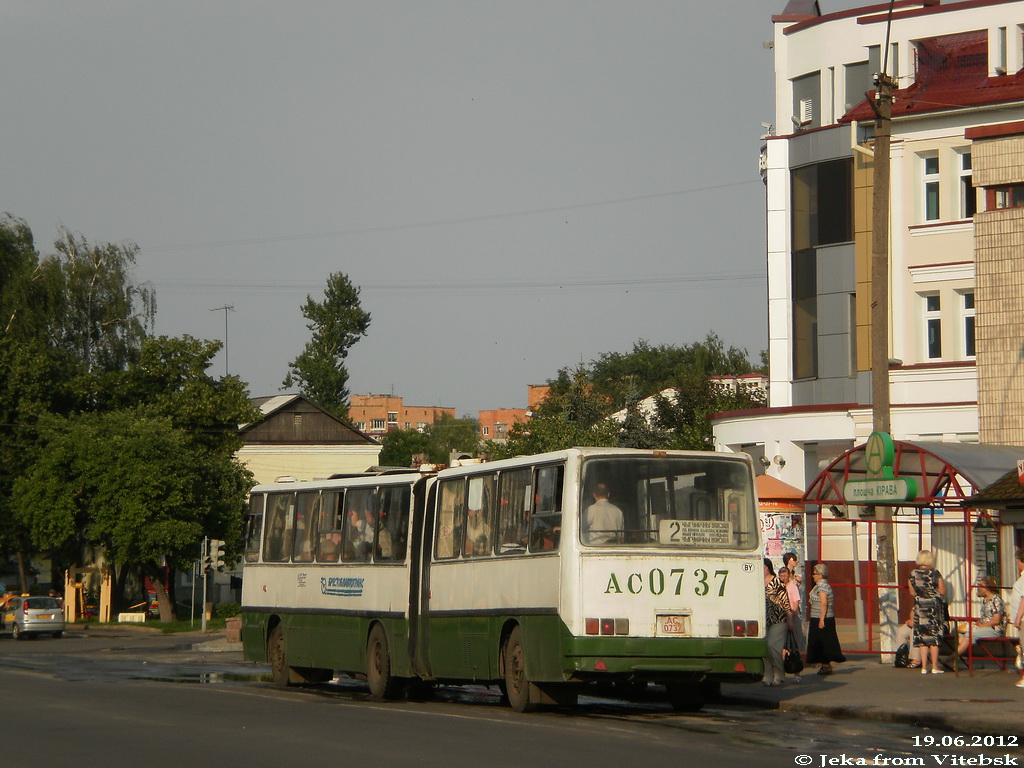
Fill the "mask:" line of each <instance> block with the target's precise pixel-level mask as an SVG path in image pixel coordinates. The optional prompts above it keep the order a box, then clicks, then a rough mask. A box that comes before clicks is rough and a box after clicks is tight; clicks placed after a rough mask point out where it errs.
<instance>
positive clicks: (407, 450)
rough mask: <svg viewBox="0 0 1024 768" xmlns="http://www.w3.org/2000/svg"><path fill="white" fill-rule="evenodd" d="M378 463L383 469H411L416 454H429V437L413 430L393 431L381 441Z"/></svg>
mask: <svg viewBox="0 0 1024 768" xmlns="http://www.w3.org/2000/svg"><path fill="white" fill-rule="evenodd" d="M380 442H381V446H382V447H381V451H380V459H379V461H380V463H381V465H382V466H385V467H411V466H412V457H413V456H414V455H415V454H417V453H430V437H428V436H427V435H426V434H424V433H422V432H420V431H419V430H415V429H393V430H391V431H390V432H388V433H387V434H386V435H384V437H383V438H382V439H381V441H380Z"/></svg>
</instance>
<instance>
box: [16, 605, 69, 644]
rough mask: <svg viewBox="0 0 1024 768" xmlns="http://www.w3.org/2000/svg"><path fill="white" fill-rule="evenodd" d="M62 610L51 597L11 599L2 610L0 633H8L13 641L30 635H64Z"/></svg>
mask: <svg viewBox="0 0 1024 768" xmlns="http://www.w3.org/2000/svg"><path fill="white" fill-rule="evenodd" d="M64 626H65V625H64V608H63V607H62V606H61V604H60V601H59V600H57V599H55V598H52V597H12V598H11V599H10V601H9V602H8V603H7V607H6V608H5V609H4V612H3V616H2V622H0V632H10V633H11V634H12V635H14V639H15V640H22V639H24V638H26V637H31V636H32V635H44V634H48V635H53V636H54V637H60V636H61V635H63V634H64Z"/></svg>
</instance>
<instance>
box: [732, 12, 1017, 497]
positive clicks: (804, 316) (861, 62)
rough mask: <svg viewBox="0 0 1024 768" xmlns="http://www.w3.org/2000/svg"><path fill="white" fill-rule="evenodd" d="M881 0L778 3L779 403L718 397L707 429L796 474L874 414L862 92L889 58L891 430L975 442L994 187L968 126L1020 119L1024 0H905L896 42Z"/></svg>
mask: <svg viewBox="0 0 1024 768" xmlns="http://www.w3.org/2000/svg"><path fill="white" fill-rule="evenodd" d="M888 8H889V3H879V4H876V5H870V6H864V7H862V8H858V9H855V10H850V11H842V12H838V13H833V14H826V15H823V14H822V13H821V9H820V5H819V3H817V2H814V1H813V0H791V2H789V3H788V5H787V6H786V8H785V10H784V11H783V13H782V14H781V15H778V16H774V17H773V18H772V21H773V24H774V38H773V45H774V56H775V95H776V98H775V115H774V130H772V131H769V135H768V136H766V137H765V141H764V146H763V148H762V155H761V167H762V175H763V178H764V181H765V184H766V201H767V263H768V329H769V364H770V370H769V380H770V385H769V404H768V407H767V408H764V409H758V410H756V411H750V412H738V413H730V414H722V415H721V416H720V417H718V418H716V419H715V421H714V434H715V442H716V447H717V449H718V450H725V451H746V452H748V453H751V454H753V455H755V456H756V457H764V458H766V459H767V460H766V461H765V462H764V464H765V465H769V464H770V466H771V468H770V470H769V471H770V472H771V474H773V475H774V476H777V477H779V478H780V479H781V480H783V481H785V482H787V483H789V484H791V485H794V486H797V487H799V488H806V487H807V486H808V484H809V483H810V482H811V481H812V480H813V478H814V477H815V476H817V475H818V473H819V471H820V470H821V468H822V467H824V466H826V465H827V464H828V463H829V462H830V461H832V460H833V459H835V458H836V457H838V456H840V455H841V454H842V453H843V452H845V451H847V450H849V449H851V448H853V447H854V446H856V445H859V444H862V443H863V442H864V441H865V440H866V438H867V436H868V435H869V434H870V432H871V431H872V415H871V361H870V347H869V342H870V314H871V310H870V307H871V279H870V257H871V237H872V231H871V226H872V222H871V207H872V163H873V158H872V142H871V138H872V135H873V130H874V122H873V113H872V111H871V109H870V105H869V104H868V102H867V101H866V99H865V93H866V92H868V91H872V90H873V87H874V86H873V79H872V75H873V73H876V72H880V71H882V69H883V66H885V67H886V71H887V72H888V73H889V75H890V76H892V77H894V78H895V79H896V82H897V86H896V88H897V90H896V99H895V106H894V111H893V121H892V153H891V203H890V206H891V207H890V233H891V234H890V237H891V244H890V284H889V303H890V317H889V326H890V331H889V334H890V335H889V350H890V352H889V355H890V358H891V359H892V367H891V371H890V376H891V400H892V417H891V419H892V434H893V437H894V438H896V439H898V440H910V441H922V440H923V441H943V442H963V443H977V442H979V418H978V401H979V396H978V373H977V371H978V365H977V363H976V349H975V312H976V309H975V265H976V262H977V260H976V247H975V221H974V215H975V213H976V212H978V211H984V210H985V208H986V195H985V191H984V190H982V189H979V188H976V187H975V185H974V184H973V172H974V164H973V157H972V140H971V139H969V138H968V135H969V134H970V133H971V131H972V130H975V129H977V127H979V126H991V125H993V124H1003V123H1007V124H1012V123H1014V122H1015V121H1021V120H1024V74H1022V72H1021V70H1022V67H1024V0H972V1H971V2H947V3H941V2H939V1H938V0H925V1H924V2H922V1H921V0H917V1H910V0H899V1H898V2H896V3H895V4H894V12H893V14H892V17H891V29H890V30H889V35H888V40H889V45H888V47H887V46H886V39H887V26H888V25H887V21H888V14H887V11H888ZM1011 197H1012V196H1011ZM1021 204H1022V205H1024V200H1022V201H1021ZM1020 263H1024V254H1021V256H1020ZM1018 346H1019V345H1018ZM1019 439H1020V442H1014V444H1020V445H1024V435H1021V436H1020V438H1019ZM1003 442H1005V440H1003Z"/></svg>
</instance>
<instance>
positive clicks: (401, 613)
mask: <svg viewBox="0 0 1024 768" xmlns="http://www.w3.org/2000/svg"><path fill="white" fill-rule="evenodd" d="M756 510H757V498H756V496H755V492H754V475H753V469H752V466H751V463H750V460H749V458H748V457H746V456H742V455H737V454H723V453H702V452H688V451H649V450H630V449H615V448H574V449H570V450H565V451H558V452H553V453H546V454H540V455H536V456H527V457H520V458H515V459H507V460H502V461H495V462H490V463H471V464H468V465H465V466H456V467H451V468H446V469H442V470H440V471H436V472H434V471H431V472H417V471H414V470H399V471H388V472H380V473H367V474H365V475H360V476H358V477H339V478H337V479H330V480H323V481H317V482H291V483H273V484H265V485H259V486H257V487H256V488H254V489H253V490H252V494H251V497H250V506H249V514H248V520H247V527H246V537H245V539H246V549H245V555H244V557H245V576H244V585H243V592H242V602H243V608H242V617H243V623H242V640H243V643H244V649H245V657H246V658H247V659H249V660H251V661H255V662H261V663H268V664H269V665H270V667H271V670H272V674H273V679H274V681H275V683H277V684H279V685H288V684H291V683H299V682H317V681H325V680H328V679H330V678H331V677H332V676H333V675H334V674H335V673H336V672H343V673H348V674H353V675H356V676H365V678H366V680H367V682H368V683H369V686H370V692H371V695H372V696H373V698H375V699H384V698H389V697H393V696H396V695H397V694H399V693H400V692H401V691H402V690H403V689H404V688H406V687H417V686H431V685H437V684H442V685H458V684H468V683H474V682H475V683H484V684H488V685H490V684H497V685H499V686H500V687H501V690H502V692H503V693H504V694H505V696H506V697H507V699H508V702H509V704H510V705H511V706H512V707H513V708H514V709H515V710H516V711H520V712H522V711H528V710H531V709H533V708H535V707H536V706H537V705H541V704H562V705H564V704H572V703H574V702H575V700H576V697H577V696H578V694H579V693H581V692H583V691H586V690H587V687H588V684H591V683H595V682H601V681H605V682H610V683H649V682H650V683H658V684H663V685H665V686H666V688H667V690H668V696H669V700H670V701H671V703H672V705H673V706H674V707H676V708H677V709H681V710H694V709H699V708H700V706H701V705H702V704H703V702H704V701H705V700H706V699H707V698H709V697H712V696H714V695H716V694H717V691H718V688H719V686H720V684H721V683H722V682H723V681H745V682H749V681H756V680H758V679H760V677H761V675H762V672H763V666H762V658H763V657H764V656H766V655H767V646H766V643H765V639H764V621H765V599H764V581H763V576H762V574H763V568H762V563H761V542H760V526H759V525H758V518H757V511H756Z"/></svg>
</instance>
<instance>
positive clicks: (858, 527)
mask: <svg viewBox="0 0 1024 768" xmlns="http://www.w3.org/2000/svg"><path fill="white" fill-rule="evenodd" d="M866 445H867V444H864V445H859V446H856V447H854V448H852V449H850V450H848V451H846V452H845V453H843V454H842V455H841V456H839V457H838V458H836V459H835V460H833V461H832V462H831V463H830V464H829V465H828V466H827V467H826V468H825V469H823V470H822V471H821V472H820V473H819V474H818V476H817V477H816V478H815V479H814V480H813V481H812V482H811V484H810V486H809V487H808V488H807V491H806V492H805V493H804V495H803V499H802V501H803V503H805V504H807V505H813V506H815V507H817V510H816V511H814V512H812V513H809V518H810V517H812V516H813V518H814V520H813V521H812V520H811V519H809V520H808V523H809V526H808V527H809V529H811V535H810V536H809V541H808V560H817V561H822V560H824V561H826V562H828V565H829V568H830V570H831V571H832V574H831V576H832V578H830V583H831V584H832V587H833V590H834V592H835V595H836V615H837V618H840V617H846V618H850V617H855V618H857V619H858V620H859V619H860V618H861V617H862V616H863V617H864V620H865V622H866V626H865V627H862V628H860V629H862V630H863V631H860V632H859V634H858V638H859V639H860V638H863V640H864V645H865V647H863V648H857V650H859V651H863V652H867V653H877V652H879V650H880V648H879V647H878V645H877V641H876V639H875V632H874V630H875V626H874V625H875V623H876V621H877V617H878V610H877V599H878V595H879V592H880V591H884V590H897V591H898V592H899V595H900V601H899V602H900V606H899V617H900V619H899V620H900V621H903V620H905V619H907V618H908V617H909V615H910V607H911V606H912V604H913V600H912V598H911V597H909V596H908V595H907V581H908V577H909V573H910V571H911V570H913V568H914V560H915V557H916V555H917V552H918V551H919V550H921V549H925V548H930V549H932V550H933V551H934V552H935V556H936V558H935V560H936V562H935V567H936V568H938V569H939V571H940V572H941V573H942V575H943V578H944V579H945V580H946V584H947V589H948V591H947V600H948V602H949V608H950V616H951V619H954V620H956V619H962V620H965V621H969V620H970V619H973V618H974V617H975V616H974V614H975V610H976V609H975V607H974V602H975V601H974V600H973V599H972V598H973V595H972V594H971V590H972V585H974V584H975V583H976V580H977V578H978V577H979V576H982V575H988V576H992V577H994V578H996V579H997V580H998V581H999V582H1000V584H1002V585H1003V586H1007V587H1008V586H1009V585H1010V584H1012V579H1011V578H1010V576H1011V574H1010V573H1009V569H1011V568H1012V564H1011V561H1012V552H1013V546H1014V524H1013V522H1008V521H1007V520H1005V519H1003V517H1002V516H1001V514H1000V512H998V511H994V510H993V509H992V508H988V507H984V506H981V505H975V503H974V502H973V501H969V500H972V499H975V498H977V497H978V494H979V492H980V491H982V490H983V489H985V488H988V487H989V486H991V485H992V484H993V483H995V482H996V481H998V480H999V479H1000V478H1002V477H1004V476H1005V475H1006V473H1007V471H1008V469H1010V468H1011V467H1016V463H1017V460H1018V459H1019V458H1024V448H1021V447H1019V446H1000V445H977V444H968V443H945V442H928V441H899V440H896V441H893V445H894V457H893V462H892V470H893V475H894V476H895V477H897V478H907V479H913V480H914V481H915V485H916V495H914V497H913V498H911V499H909V500H907V501H901V502H898V503H897V502H893V503H890V504H889V506H891V507H892V508H893V514H892V518H891V520H882V519H879V518H880V516H879V515H878V514H877V509H876V506H878V505H876V504H865V503H858V502H855V501H852V500H850V499H848V498H847V496H846V494H845V493H844V491H845V489H846V484H847V482H849V481H851V480H864V479H867V478H868V472H867V456H866V450H865V449H866ZM880 537H889V538H891V539H892V541H893V546H894V550H895V561H896V583H895V584H887V583H879V580H878V577H877V551H878V542H879V539H880ZM1007 553H1009V556H1008V555H1007ZM843 555H845V557H844V556H843ZM855 652H856V651H855Z"/></svg>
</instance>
